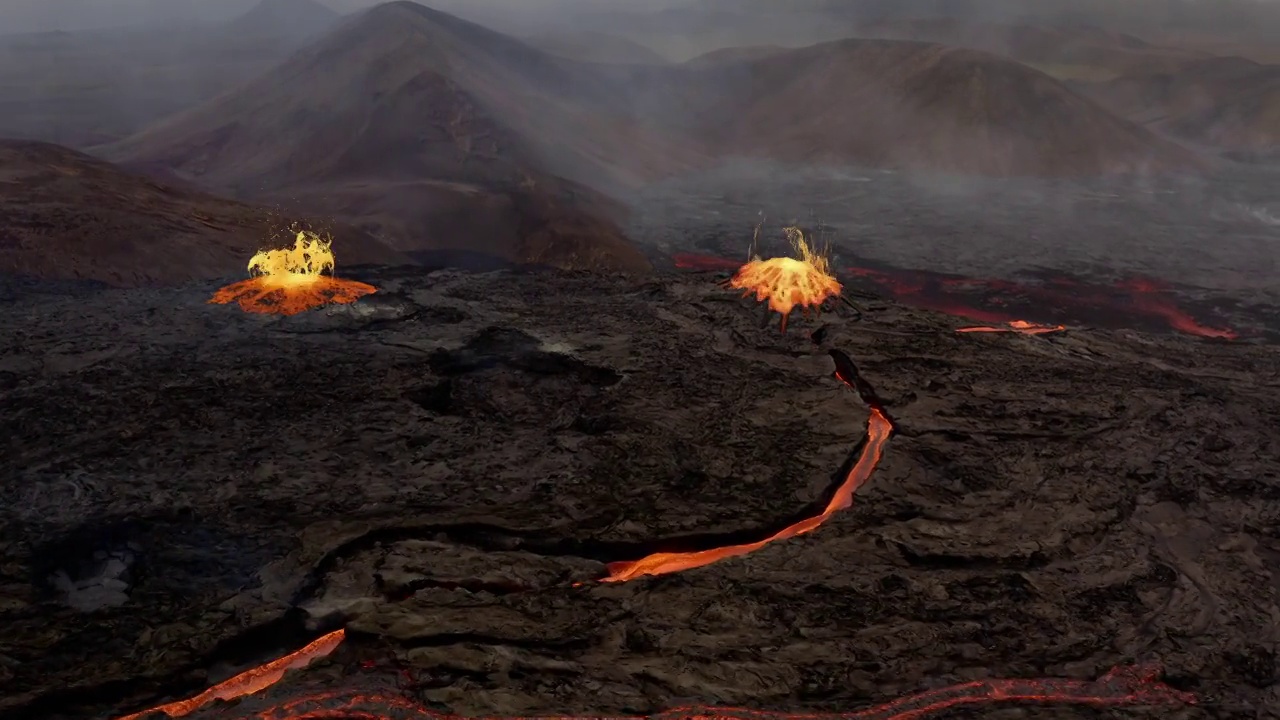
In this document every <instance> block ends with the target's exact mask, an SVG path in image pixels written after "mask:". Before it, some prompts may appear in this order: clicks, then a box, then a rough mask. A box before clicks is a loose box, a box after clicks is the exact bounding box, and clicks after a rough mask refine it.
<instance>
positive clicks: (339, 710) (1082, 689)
mask: <svg viewBox="0 0 1280 720" xmlns="http://www.w3.org/2000/svg"><path fill="white" fill-rule="evenodd" d="M1160 673H1161V668H1160V666H1159V665H1155V664H1145V665H1136V666H1119V667H1116V668H1113V669H1112V670H1111V671H1109V672H1107V673H1106V674H1105V675H1103V676H1102V677H1100V678H1098V679H1097V680H1068V679H1064V678H1029V679H1017V678H992V679H988V680H975V681H972V682H966V683H960V684H957V685H951V686H948V687H941V688H934V689H931V690H924V691H922V692H917V693H913V694H911V695H906V696H903V697H900V698H898V699H896V700H891V701H889V702H886V703H881V704H878V705H873V706H870V707H865V708H861V709H859V710H853V711H849V712H826V713H814V712H778V711H770V710H753V709H750V708H738V707H725V706H717V705H689V706H684V707H675V708H671V709H669V710H664V711H661V712H658V713H653V714H649V715H591V716H574V715H547V716H505V715H489V716H478V717H476V716H472V717H469V716H463V715H454V714H450V713H443V712H439V711H436V710H429V709H427V708H425V707H423V706H421V705H419V704H417V703H415V702H412V701H410V700H408V699H406V698H403V697H397V696H394V695H379V694H374V693H350V692H346V693H344V692H338V691H329V692H320V693H314V694H310V695H305V696H302V697H299V698H296V699H292V700H287V701H285V702H282V703H280V704H278V705H276V706H274V707H272V708H269V709H267V710H264V711H259V712H255V713H253V714H240V715H235V716H232V717H231V718H230V719H229V720H321V719H322V718H329V719H331V720H917V719H918V718H923V717H926V716H929V715H934V714H937V713H941V712H944V711H946V710H949V709H952V708H956V707H960V706H964V705H992V704H1004V703H1008V704H1013V703H1023V704H1039V705H1046V704H1061V705H1084V706H1090V707H1119V706H1148V707H1174V706H1179V705H1195V704H1196V697H1195V696H1194V695H1192V694H1191V693H1187V692H1183V691H1180V690H1177V689H1174V688H1172V687H1170V686H1168V685H1166V684H1165V683H1163V682H1161V681H1160Z"/></svg>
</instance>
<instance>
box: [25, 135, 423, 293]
mask: <svg viewBox="0 0 1280 720" xmlns="http://www.w3.org/2000/svg"><path fill="white" fill-rule="evenodd" d="M0 217H3V218H4V222H3V223H0V274H4V275H18V276H27V277H35V278H43V279H59V280H72V279H75V280H96V281H99V282H103V283H107V284H109V285H114V286H120V287H133V286H140V285H151V284H172V283H182V282H186V281H189V280H194V279H200V278H210V277H225V276H234V275H241V274H243V273H244V272H245V266H246V264H247V263H248V260H249V257H250V256H251V255H253V253H254V252H256V251H257V250H258V249H259V248H260V247H261V246H263V245H266V244H268V242H267V241H268V238H269V237H270V235H271V233H272V232H273V231H278V230H280V229H282V228H283V226H285V225H287V224H288V222H289V221H288V219H285V218H281V217H278V216H274V215H273V213H272V212H270V211H268V210H266V209H264V208H260V207H254V206H252V205H246V204H244V203H240V202H235V201H231V200H226V199H223V198H218V197H214V196H212V195H208V194H205V193H202V192H199V191H196V190H191V189H188V188H184V187H181V186H177V185H170V184H162V183H157V182H154V181H152V180H150V179H147V178H145V177H142V176H140V175H134V174H131V173H129V172H126V171H124V170H122V169H120V168H118V167H115V166H113V165H111V164H109V163H105V162H103V161H101V160H97V159H95V158H92V157H90V156H88V155H85V154H83V153H79V152H76V151H74V150H69V149H67V148H64V147H60V146H58V145H50V144H48V143H39V142H26V141H14V140H7V141H0ZM295 219H296V218H295ZM332 230H333V231H334V232H335V234H336V235H338V236H339V237H340V238H341V239H340V240H337V241H336V242H335V244H334V251H335V253H336V254H337V255H338V259H339V262H340V263H341V264H347V263H389V264H402V263H408V262H409V259H408V258H406V257H405V256H403V255H401V254H399V253H397V252H395V251H393V250H391V249H389V248H387V247H386V246H384V245H382V244H381V243H379V242H378V241H377V240H375V239H373V238H371V237H368V236H367V235H364V234H362V233H360V232H359V231H357V230H355V229H354V228H344V227H341V226H338V227H334V228H332Z"/></svg>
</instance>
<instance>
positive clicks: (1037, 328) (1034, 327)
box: [956, 320, 1067, 335]
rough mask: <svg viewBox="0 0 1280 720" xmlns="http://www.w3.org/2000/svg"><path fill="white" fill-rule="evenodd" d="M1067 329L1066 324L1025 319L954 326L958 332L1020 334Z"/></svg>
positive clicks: (1037, 333) (1045, 332) (1035, 333)
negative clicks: (1049, 323)
mask: <svg viewBox="0 0 1280 720" xmlns="http://www.w3.org/2000/svg"><path fill="white" fill-rule="evenodd" d="M1066 329H1067V326H1066V325H1041V324H1040V323H1033V322H1027V321H1026V320H1010V321H1009V322H1007V323H1005V324H1003V325H977V326H973V327H962V328H956V332H958V333H1018V334H1020V335H1046V334H1048V333H1055V332H1063V331H1064V330H1066Z"/></svg>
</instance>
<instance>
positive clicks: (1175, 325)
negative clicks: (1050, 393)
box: [672, 253, 1239, 340]
mask: <svg viewBox="0 0 1280 720" xmlns="http://www.w3.org/2000/svg"><path fill="white" fill-rule="evenodd" d="M672 261H673V263H674V264H675V266H676V267H677V268H680V269H685V270H698V271H732V270H734V269H735V268H737V267H738V265H739V263H738V262H736V261H734V260H731V259H729V258H723V257H717V256H714V255H701V254H696V253H676V254H674V255H672ZM840 273H841V275H842V276H843V277H846V278H850V277H851V278H858V279H861V280H863V281H866V282H869V283H871V284H874V285H875V286H876V287H878V288H879V289H880V290H881V291H882V292H884V293H886V294H887V295H889V296H891V297H893V298H894V299H895V300H897V301H898V302H900V303H902V304H903V305H908V306H910V307H914V308H919V309H921V310H932V311H934V312H940V313H944V314H947V315H953V316H957V317H966V318H971V319H973V320H977V321H978V322H982V323H986V324H987V326H990V327H999V326H1002V325H1006V324H1009V323H1013V322H1018V321H1019V318H1018V316H1017V315H1014V314H1011V313H1010V312H1009V311H1008V310H1006V309H1004V308H1006V307H1008V306H1010V305H1011V304H1013V305H1017V306H1018V307H1020V308H1021V311H1020V312H1019V313H1018V314H1022V315H1034V314H1035V312H1036V311H1037V310H1039V309H1045V308H1052V309H1054V310H1056V311H1058V312H1060V313H1061V312H1066V313H1072V314H1083V315H1086V317H1083V318H1077V319H1078V320H1080V321H1081V322H1082V323H1084V324H1094V325H1099V326H1103V327H1117V325H1116V323H1115V321H1114V319H1115V318H1116V317H1124V318H1129V319H1130V320H1132V319H1134V318H1136V317H1138V316H1142V317H1146V318H1151V319H1157V320H1159V321H1160V322H1161V323H1162V324H1164V325H1165V326H1166V327H1168V328H1170V329H1172V330H1175V331H1177V332H1181V333H1185V334H1188V335H1195V336H1198V337H1205V338H1217V339H1224V340H1233V339H1235V338H1237V337H1239V335H1238V333H1236V332H1235V331H1234V330H1229V329H1225V328H1215V327H1211V326H1209V325H1205V324H1204V323H1201V322H1199V321H1198V320H1196V319H1195V318H1193V317H1191V315H1189V314H1188V313H1187V312H1186V311H1184V310H1182V309H1181V308H1179V307H1178V306H1177V304H1176V303H1175V302H1174V298H1173V297H1172V295H1171V294H1170V293H1169V292H1168V288H1167V287H1165V286H1164V285H1162V284H1161V283H1159V282H1156V281H1154V280H1150V279H1145V278H1129V279H1126V280H1121V281H1119V282H1117V283H1115V284H1114V285H1100V284H1095V283H1086V282H1083V281H1081V280H1079V279H1076V278H1071V277H1067V276H1061V275H1055V276H1052V277H1048V278H1046V279H1044V280H1043V281H1041V282H1015V281H1011V280H1001V279H997V278H968V277H958V276H949V275H944V274H942V273H934V272H928V271H924V270H890V269H885V270H877V269H872V268H867V267H858V266H850V267H845V268H842V269H841V271H840ZM975 294H979V295H981V296H982V298H983V300H977V301H976V302H978V303H982V302H983V301H985V302H986V303H987V304H990V305H996V306H999V307H1000V308H1001V309H995V310H993V309H983V308H981V307H977V305H975V300H974V299H973V296H974V295H975ZM1011 301H1012V302H1011Z"/></svg>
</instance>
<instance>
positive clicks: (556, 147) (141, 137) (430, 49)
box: [103, 2, 692, 190]
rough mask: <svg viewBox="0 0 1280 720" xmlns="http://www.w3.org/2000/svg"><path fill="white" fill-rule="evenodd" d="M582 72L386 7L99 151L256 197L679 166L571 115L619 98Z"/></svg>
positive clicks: (619, 123)
mask: <svg viewBox="0 0 1280 720" xmlns="http://www.w3.org/2000/svg"><path fill="white" fill-rule="evenodd" d="M595 67H597V66H594V65H589V64H585V63H577V62H573V61H570V60H565V59H562V58H557V57H554V56H552V55H550V54H548V53H545V52H542V51H539V50H536V49H534V48H532V47H530V46H528V45H526V44H524V43H522V42H520V41H518V40H516V39H514V38H511V37H508V36H506V35H502V34H500V33H496V32H493V31H491V30H488V29H486V28H483V27H481V26H478V25H475V24H472V23H469V22H466V21H463V20H460V19H458V18H455V17H453V16H451V15H447V14H445V13H441V12H437V11H434V10H431V9H429V8H426V7H423V6H421V5H418V4H416V3H412V2H392V3H387V4H384V5H380V6H378V7H375V8H373V9H372V10H369V11H367V12H365V13H362V14H361V15H359V16H358V17H356V18H353V19H351V20H350V21H349V22H346V23H344V24H343V25H342V26H340V27H339V28H338V29H337V30H335V31H334V32H333V33H331V34H329V35H328V36H326V37H325V38H323V39H321V40H320V41H318V42H316V43H313V44H311V45H309V46H308V47H307V48H305V49H303V50H302V51H300V52H298V53H297V54H295V55H294V56H293V57H291V58H290V59H289V60H288V61H287V62H285V63H283V64H282V65H280V66H278V67H276V68H275V69H274V70H272V71H270V72H268V73H266V74H265V75H262V76H261V77H259V78H257V79H256V80H254V81H253V82H250V83H248V84H246V85H245V86H243V87H241V88H239V89H238V90H236V91H234V92H231V93H228V94H226V95H224V96H222V97H220V98H218V99H217V100H215V101H212V102H209V103H206V104H204V105H201V106H199V107H197V108H194V109H192V110H191V111H189V112H185V113H181V114H179V115H176V116H174V117H172V118H170V119H168V120H166V121H164V122H162V123H160V124H157V125H155V126H153V127H151V128H149V129H148V130H147V131H145V132H143V133H140V134H138V135H136V136H134V137H131V138H128V139H127V140H125V141H123V142H121V143H118V144H115V145H114V146H111V147H108V148H103V151H104V152H106V153H108V154H109V155H110V156H111V157H113V158H128V159H131V160H134V159H137V160H163V161H165V162H166V163H168V164H170V165H173V166H180V167H182V168H184V169H185V170H187V171H189V172H190V173H191V174H192V175H195V176H200V177H202V178H203V179H204V180H206V181H209V182H214V183H217V184H237V185H246V184H247V185H248V186H249V187H250V189H255V190H256V189H257V187H258V185H260V184H266V185H271V184H279V183H289V184H296V183H298V182H302V181H307V182H312V181H332V180H335V179H342V180H347V179H351V178H354V177H365V178H367V177H377V178H381V179H399V180H405V179H415V178H430V179H433V180H450V181H464V182H474V183H479V184H490V183H494V182H511V183H513V184H517V183H519V182H522V180H521V178H522V177H523V176H525V175H529V176H535V177H536V176H539V175H542V174H554V175H560V176H563V177H568V178H570V179H572V180H575V181H577V182H581V183H584V184H588V185H591V186H594V187H611V188H618V189H623V188H629V187H635V186H636V185H638V184H640V183H642V182H644V181H647V180H650V179H653V178H656V177H660V176H662V175H663V174H665V173H667V172H670V171H671V170H673V169H679V168H680V167H684V166H690V165H691V161H689V160H687V159H686V158H688V157H690V156H691V154H692V153H691V151H690V149H689V148H686V147H682V146H679V145H674V146H673V145H672V144H670V143H668V142H666V141H665V140H663V139H661V138H659V137H657V136H654V135H653V134H652V133H649V132H647V131H645V130H644V129H643V128H642V127H639V126H638V125H636V124H635V123H634V122H630V121H628V120H626V119H625V118H623V117H621V116H613V117H609V116H602V115H600V114H597V113H591V112H584V109H589V108H607V107H617V106H619V98H623V97H625V88H620V87H616V86H614V85H612V84H611V83H610V82H609V80H608V79H607V78H605V77H603V76H601V75H600V74H599V73H597V72H594V68H595ZM406 148H412V150H410V151H406ZM546 182H549V180H546V181H544V183H543V184H545V183H546Z"/></svg>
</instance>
